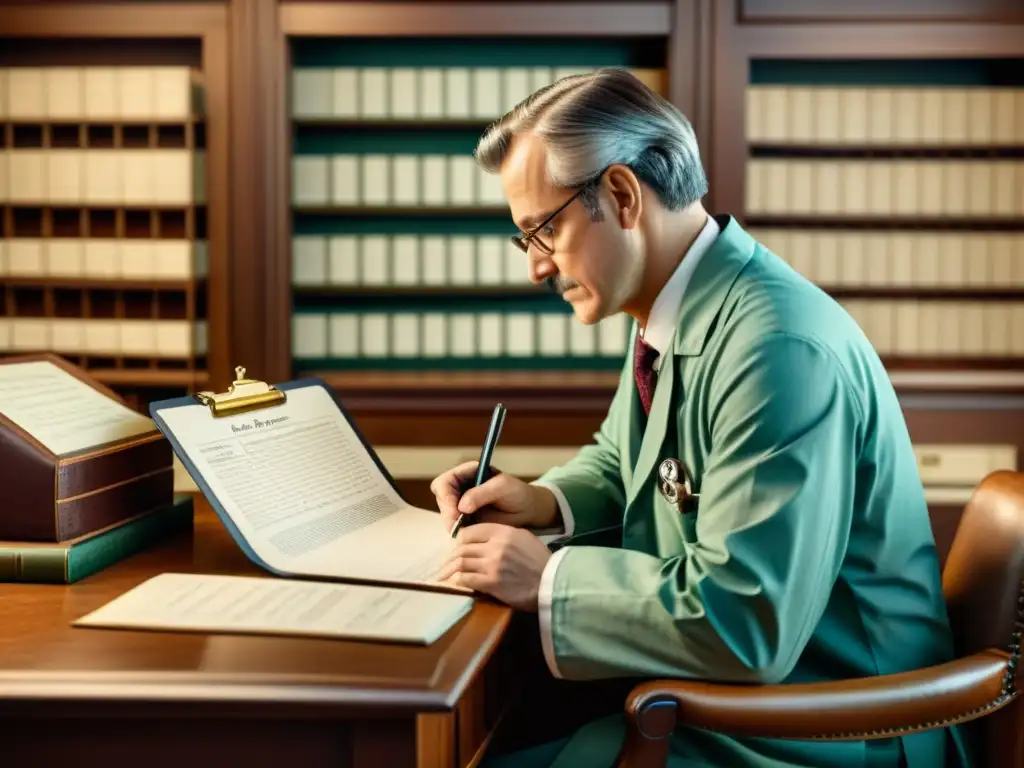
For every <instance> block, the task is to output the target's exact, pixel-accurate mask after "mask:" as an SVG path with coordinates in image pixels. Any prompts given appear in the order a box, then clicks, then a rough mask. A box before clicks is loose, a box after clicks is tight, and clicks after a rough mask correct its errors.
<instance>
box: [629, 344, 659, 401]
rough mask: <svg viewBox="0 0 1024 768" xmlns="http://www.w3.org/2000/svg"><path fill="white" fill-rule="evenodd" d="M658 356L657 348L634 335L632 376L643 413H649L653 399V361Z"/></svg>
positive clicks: (655, 377)
mask: <svg viewBox="0 0 1024 768" xmlns="http://www.w3.org/2000/svg"><path fill="white" fill-rule="evenodd" d="M657 357H658V350H656V349H655V348H654V347H652V346H651V345H650V344H648V343H647V342H645V341H644V340H643V339H642V338H640V334H639V333H637V335H636V344H635V346H634V347H633V378H634V379H636V389H637V391H638V392H639V393H640V402H641V403H643V406H644V413H645V414H647V415H648V416H650V415H651V401H652V400H653V399H654V387H655V386H656V385H657V383H658V375H657V374H656V373H655V372H654V361H655V360H656V359H657Z"/></svg>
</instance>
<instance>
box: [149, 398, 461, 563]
mask: <svg viewBox="0 0 1024 768" xmlns="http://www.w3.org/2000/svg"><path fill="white" fill-rule="evenodd" d="M160 415H161V417H162V418H163V420H164V422H165V423H166V424H167V427H168V429H169V430H170V431H171V432H172V433H173V434H174V436H175V438H176V439H177V441H178V443H179V444H180V446H181V449H182V450H183V451H184V453H185V455H186V456H187V457H188V459H189V460H190V461H191V462H192V463H193V464H194V465H195V467H196V469H197V470H198V472H199V473H200V475H201V476H202V479H203V481H205V483H206V484H207V485H208V486H209V488H210V490H211V491H212V492H213V494H214V496H216V498H217V499H218V500H219V501H220V503H221V504H222V506H223V508H224V510H225V511H226V513H227V514H228V516H229V517H230V518H231V520H232V521H233V522H234V524H235V526H236V527H237V529H238V531H239V533H240V534H241V536H242V537H243V538H244V539H245V541H246V543H247V544H248V545H249V546H250V547H251V548H252V550H253V552H254V553H255V554H256V555H257V557H259V558H260V559H261V560H262V561H263V562H264V563H265V564H266V565H268V566H270V567H271V568H272V569H275V570H277V571H279V572H281V573H285V574H287V573H293V574H302V575H309V576H330V577H338V578H354V579H367V580H375V581H388V582H397V583H402V582H430V581H432V580H433V578H434V577H435V576H436V574H437V573H438V572H439V571H440V570H441V568H442V566H443V564H444V562H445V560H446V558H447V556H448V554H449V553H450V552H451V550H452V548H453V547H454V542H453V540H452V538H451V536H450V535H449V533H448V531H447V530H446V529H445V527H444V525H443V523H442V522H441V519H440V516H439V515H438V514H437V513H436V512H431V511H429V510H425V509H417V508H414V507H410V506H408V505H407V504H405V502H404V501H402V499H401V497H400V496H399V495H398V493H397V492H396V491H395V489H394V488H393V487H392V486H391V484H390V483H389V482H388V480H387V478H386V477H385V475H384V474H383V473H382V472H381V471H380V469H379V468H378V467H377V465H376V463H375V462H374V461H373V457H372V456H371V455H370V453H369V452H368V451H367V449H366V448H365V447H364V446H363V444H362V443H361V442H360V440H359V437H358V435H357V434H356V433H355V431H354V430H353V428H352V425H351V424H350V423H349V422H348V420H347V419H346V418H345V416H344V414H343V413H342V412H341V410H340V409H339V408H338V407H337V405H336V404H335V403H334V400H333V398H332V396H331V394H330V393H329V392H327V391H326V390H325V389H324V388H323V387H319V386H310V387H303V388H300V389H292V390H289V391H288V400H287V402H286V403H284V404H282V405H279V406H275V407H273V408H270V409H267V410H263V411H254V412H249V413H242V414H238V415H235V416H228V417H224V418H218V419H214V418H211V416H210V411H209V409H208V408H206V407H205V406H202V405H198V404H197V405H194V406H182V407H178V408H168V409H165V410H162V411H161V412H160ZM183 458H184V457H183Z"/></svg>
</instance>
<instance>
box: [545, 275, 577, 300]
mask: <svg viewBox="0 0 1024 768" xmlns="http://www.w3.org/2000/svg"><path fill="white" fill-rule="evenodd" d="M544 282H545V283H546V284H547V286H548V288H549V289H550V290H552V291H554V292H555V293H557V294H558V295H559V296H561V295H562V294H563V293H565V292H566V291H568V290H569V289H570V288H576V287H577V286H578V285H579V283H578V282H577V281H575V280H573V279H571V278H568V277H565V276H564V275H552V276H551V277H549V278H546V279H545V280H544Z"/></svg>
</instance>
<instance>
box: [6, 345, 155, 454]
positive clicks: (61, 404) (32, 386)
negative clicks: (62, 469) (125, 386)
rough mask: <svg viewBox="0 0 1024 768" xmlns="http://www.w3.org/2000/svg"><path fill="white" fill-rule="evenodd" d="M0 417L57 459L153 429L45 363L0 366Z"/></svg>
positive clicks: (146, 421) (148, 421)
mask: <svg viewBox="0 0 1024 768" xmlns="http://www.w3.org/2000/svg"><path fill="white" fill-rule="evenodd" d="M0 413H3V415H4V416H6V417H7V418H8V419H10V420H11V421H13V422H14V423H15V424H17V425H18V426H19V427H21V428H22V429H23V430H25V431H26V432H28V433H29V434H30V435H32V437H34V438H35V439H36V440H38V441H39V442H40V443H42V444H43V445H44V446H45V447H46V448H47V449H49V450H50V451H52V452H53V453H54V454H56V455H58V456H63V455H67V454H70V453H75V452H77V451H81V450H83V449H86V448H94V447H97V446H100V445H105V444H107V443H113V442H116V441H118V440H124V439H125V438H129V437H134V436H135V435H141V434H145V433H147V432H152V431H153V430H154V429H155V427H154V426H153V421H152V420H151V419H149V418H148V417H146V416H143V415H142V414H139V413H136V412H135V411H133V410H132V409H130V408H128V407H127V406H125V405H122V404H121V403H119V402H117V401H116V400H112V399H110V398H109V397H107V396H106V395H104V394H103V393H102V392H97V391H96V390H95V389H93V388H92V387H90V386H89V385H88V384H86V383H85V382H83V381H81V380H80V379H78V378H76V377H74V376H72V375H71V374H70V373H68V372H67V371H65V370H64V369H63V368H59V367H58V366H56V365H54V364H53V363H50V362H47V361H45V360H40V361H32V362H28V363H11V364H9V365H0Z"/></svg>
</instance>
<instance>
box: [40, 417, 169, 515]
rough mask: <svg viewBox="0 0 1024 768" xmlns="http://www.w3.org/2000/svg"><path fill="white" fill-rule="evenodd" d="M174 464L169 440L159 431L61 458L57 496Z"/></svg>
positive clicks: (92, 489) (65, 496) (90, 489)
mask: <svg viewBox="0 0 1024 768" xmlns="http://www.w3.org/2000/svg"><path fill="white" fill-rule="evenodd" d="M173 464H174V452H173V451H172V450H171V444H170V443H169V442H168V441H167V440H166V439H165V438H164V437H163V436H162V435H160V434H159V433H157V434H155V435H147V436H145V437H143V438H141V439H139V440H138V441H137V442H135V443H132V444H130V445H126V446H118V447H116V448H114V449H112V450H110V451H107V452H104V453H97V454H95V455H91V456H83V457H81V458H77V457H69V458H63V457H62V458H61V459H60V460H59V465H58V474H57V498H58V499H69V498H72V497H74V496H80V495H82V494H84V493H92V492H95V491H98V490H102V489H104V488H109V487H110V486H112V485H117V484H118V483H123V482H125V481H127V480H132V479H134V478H137V477H142V476H144V475H148V474H150V473H152V472H155V471H158V470H161V469H167V468H168V467H171V466H172V465H173Z"/></svg>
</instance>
